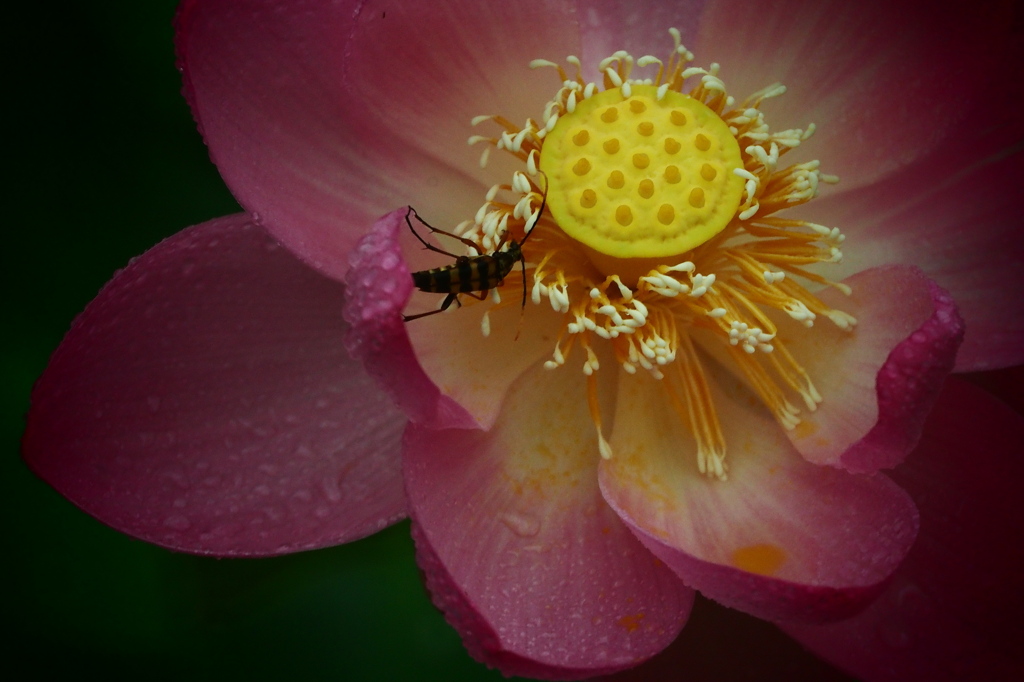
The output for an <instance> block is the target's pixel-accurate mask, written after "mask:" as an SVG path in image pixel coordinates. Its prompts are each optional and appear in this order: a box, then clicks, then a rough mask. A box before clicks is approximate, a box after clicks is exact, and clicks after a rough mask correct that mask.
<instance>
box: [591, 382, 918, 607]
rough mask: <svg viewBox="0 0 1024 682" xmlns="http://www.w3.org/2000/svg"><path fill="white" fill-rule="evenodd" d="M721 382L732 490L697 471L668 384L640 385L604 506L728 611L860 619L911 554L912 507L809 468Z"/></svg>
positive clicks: (895, 492)
mask: <svg viewBox="0 0 1024 682" xmlns="http://www.w3.org/2000/svg"><path fill="white" fill-rule="evenodd" d="M718 379H719V381H720V382H721V383H723V384H728V385H726V386H725V388H726V390H725V391H723V390H715V391H714V394H715V395H714V396H713V397H714V399H715V407H716V410H717V411H718V414H719V418H720V419H721V423H722V430H723V432H724V433H725V434H726V439H727V446H728V448H729V449H728V453H727V463H728V466H729V478H728V480H727V481H719V480H715V479H708V478H707V477H705V476H703V475H702V474H700V473H699V472H698V470H697V457H696V445H695V443H694V440H693V437H692V436H690V434H689V432H688V431H687V430H686V429H685V428H684V426H683V424H682V422H681V420H680V418H679V416H678V415H677V414H676V413H675V411H674V410H673V409H672V408H671V406H670V405H669V404H668V401H667V400H666V396H665V394H664V392H663V389H662V387H661V385H660V383H658V382H656V381H655V380H654V379H650V378H647V377H643V378H640V377H638V378H637V379H636V380H630V381H623V382H622V386H621V388H620V391H619V396H618V413H617V414H616V417H615V426H614V430H613V434H612V439H611V446H612V449H613V451H614V455H613V457H612V458H611V459H610V460H607V461H604V462H602V466H601V489H602V491H603V493H604V496H605V499H606V500H608V502H609V504H611V506H612V507H613V508H614V509H615V510H616V511H617V512H618V513H619V515H620V516H621V517H622V519H623V520H624V521H625V522H626V523H627V524H628V525H629V526H630V528H632V529H633V531H634V532H636V533H637V536H638V537H639V538H640V540H641V541H642V542H643V543H644V545H645V546H646V547H647V548H648V549H650V550H651V551H652V552H654V554H655V555H656V556H658V558H660V559H661V560H662V561H664V562H665V563H666V564H668V565H669V566H670V567H671V568H672V569H673V570H674V571H675V572H676V573H677V574H678V575H679V576H680V577H681V578H682V580H683V582H684V583H686V584H687V585H689V586H690V587H693V588H695V589H697V590H699V591H700V592H702V593H703V594H704V595H705V596H708V597H710V598H712V599H714V600H716V601H718V602H720V603H722V604H724V605H726V606H730V607H733V608H738V609H741V610H743V611H746V612H748V613H750V614H753V615H755V616H758V617H761V618H770V619H774V620H798V621H804V622H807V621H811V622H821V621H826V620H830V619H836V618H843V617H846V616H849V615H850V614H852V613H855V612H856V611H857V610H858V609H859V608H862V607H863V606H864V605H865V604H867V603H868V602H869V601H870V600H871V599H872V598H873V597H874V596H876V595H877V594H878V593H879V592H880V591H881V589H882V587H883V584H884V581H885V579H886V578H887V577H888V576H889V574H891V573H892V571H893V570H895V568H896V567H897V566H898V565H899V563H900V561H901V560H902V559H903V557H904V556H905V555H906V552H907V551H908V550H909V548H910V545H911V543H912V542H913V540H914V536H915V535H916V532H917V514H916V511H915V509H914V505H913V503H912V502H911V501H910V499H909V497H908V496H907V495H906V493H904V492H903V491H902V490H900V489H899V488H898V487H897V486H896V485H894V484H893V483H892V482H891V481H890V480H889V479H887V478H885V477H884V476H881V475H873V476H857V475H853V474H848V473H846V472H844V471H841V470H838V469H834V468H831V467H819V466H815V465H813V464H810V463H808V462H806V461H805V460H804V459H803V458H802V457H800V455H799V454H798V453H797V452H796V451H795V450H793V448H792V446H791V445H790V443H789V441H788V440H787V439H786V437H785V436H784V435H783V434H782V428H781V427H779V426H778V425H777V424H776V423H775V421H774V420H772V419H771V418H770V417H769V416H768V415H767V414H765V413H764V412H763V411H762V410H761V409H760V408H759V407H757V401H756V400H755V399H754V398H753V397H752V396H751V395H750V394H749V393H748V392H747V391H746V390H745V389H743V388H742V387H741V386H740V385H739V384H738V383H736V382H735V380H731V379H729V378H728V377H727V376H725V375H724V373H723V374H722V375H721V376H719V377H718Z"/></svg>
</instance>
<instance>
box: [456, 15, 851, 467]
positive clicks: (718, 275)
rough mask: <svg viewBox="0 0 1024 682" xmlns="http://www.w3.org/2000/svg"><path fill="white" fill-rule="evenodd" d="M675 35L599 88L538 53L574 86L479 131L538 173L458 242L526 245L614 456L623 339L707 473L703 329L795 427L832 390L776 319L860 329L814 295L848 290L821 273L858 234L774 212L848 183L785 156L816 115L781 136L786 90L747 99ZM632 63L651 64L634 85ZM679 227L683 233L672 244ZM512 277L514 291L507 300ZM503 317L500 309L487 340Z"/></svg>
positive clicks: (710, 413) (712, 460)
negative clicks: (610, 369)
mask: <svg viewBox="0 0 1024 682" xmlns="http://www.w3.org/2000/svg"><path fill="white" fill-rule="evenodd" d="M669 33H670V35H671V36H672V40H673V48H672V50H671V52H670V53H669V54H668V55H667V58H665V59H659V58H657V57H655V56H652V55H644V56H642V57H640V58H639V59H636V60H634V59H633V57H632V56H631V55H630V54H629V53H627V52H625V51H619V52H615V53H614V54H612V55H610V56H609V57H607V58H606V59H604V60H602V61H601V62H600V63H599V64H598V65H597V71H596V72H597V73H598V74H600V77H599V78H598V80H597V82H588V81H586V80H585V79H584V78H583V76H582V74H583V69H582V65H581V63H580V60H579V59H577V58H576V57H568V58H566V60H565V63H566V64H569V65H571V66H572V67H573V69H570V71H573V70H574V71H575V73H574V75H570V74H569V73H568V72H567V70H566V68H563V67H562V66H560V65H559V64H557V63H555V62H551V61H548V60H546V59H538V60H534V61H533V62H531V63H530V66H531V68H553V69H555V71H556V72H557V74H558V79H559V80H558V89H557V92H556V94H555V96H554V97H553V98H552V100H551V101H550V102H548V104H547V105H546V106H545V107H544V109H543V112H542V115H541V116H540V117H539V118H538V119H537V121H539V122H535V121H534V120H533V119H527V121H526V122H525V123H524V124H523V125H522V126H516V125H514V124H512V123H511V122H510V121H508V120H507V119H505V118H503V117H501V116H478V117H475V118H474V119H473V121H472V122H473V125H474V126H476V125H479V124H481V123H483V122H485V121H490V122H492V123H493V124H494V125H495V126H496V127H497V129H498V130H497V131H495V133H494V134H493V135H492V136H490V137H488V136H486V135H473V136H472V137H470V138H469V143H470V144H483V145H484V149H483V153H482V154H481V165H483V164H485V163H486V162H487V159H488V153H489V152H490V150H492V149H498V150H501V151H502V152H505V153H508V154H511V155H513V156H515V157H516V158H517V159H519V160H520V161H521V162H522V163H523V170H522V171H516V172H515V173H513V175H512V178H511V182H510V183H509V184H499V185H494V186H493V187H491V188H490V189H489V190H488V191H487V193H486V195H485V203H484V204H483V205H482V206H481V207H480V210H478V211H477V213H476V215H475V217H474V220H473V221H472V222H471V223H470V224H469V225H468V226H466V227H460V228H458V229H457V231H456V234H458V235H460V236H464V237H465V238H466V239H468V240H469V241H470V242H472V243H475V244H478V245H479V248H477V249H475V251H476V253H479V254H483V255H486V256H491V257H493V256H494V254H495V253H497V252H499V251H507V250H508V249H509V248H510V246H511V244H512V242H514V243H515V245H516V246H518V247H519V248H520V250H521V252H522V254H523V258H524V260H525V262H526V264H528V269H527V273H528V275H527V276H528V277H529V278H530V279H531V280H532V282H531V284H530V286H529V299H530V301H531V302H532V303H533V304H534V305H547V306H549V307H550V308H551V309H552V310H553V311H555V313H557V314H559V315H562V316H563V318H564V320H563V325H562V327H561V329H560V330H559V331H558V334H557V339H556V340H555V342H554V346H553V349H552V354H551V357H550V359H549V360H547V361H545V363H544V367H545V368H546V369H549V370H556V369H559V368H563V366H564V365H565V364H566V362H567V359H568V358H569V357H570V356H571V355H572V353H573V352H574V351H575V350H576V347H577V346H579V350H580V355H579V356H577V358H578V359H577V362H579V361H580V360H582V363H581V364H582V366H581V371H583V373H584V374H585V375H586V377H587V403H588V409H589V412H590V416H591V419H592V421H593V423H594V426H595V429H596V432H597V439H598V449H599V451H600V453H601V456H602V457H605V458H609V457H611V456H612V450H611V447H610V446H609V444H608V442H607V441H606V439H605V438H604V435H603V428H602V420H601V414H600V407H599V402H598V391H597V379H596V376H597V373H598V372H599V371H601V370H602V367H601V363H600V361H599V355H598V352H597V346H596V344H597V343H605V344H607V346H609V347H610V349H611V351H612V355H611V356H605V357H612V356H613V357H614V358H615V361H616V364H618V366H620V367H622V369H623V370H624V373H625V374H626V375H635V374H637V372H638V369H643V370H645V371H646V372H647V373H648V374H649V375H650V376H651V377H653V378H654V379H656V380H658V381H659V382H660V384H659V385H660V386H661V390H663V391H664V396H665V398H666V399H667V400H668V401H669V404H671V406H672V408H673V410H674V412H675V413H676V414H677V415H678V416H679V418H680V419H681V420H682V421H683V422H684V423H685V425H686V427H687V428H688V429H689V431H690V432H691V433H692V434H693V437H694V439H695V441H696V444H697V468H698V470H699V471H700V472H701V473H703V474H705V475H707V476H709V477H712V478H716V479H720V480H725V479H726V477H727V471H728V466H727V462H726V440H725V437H724V435H723V433H722V429H721V426H720V424H719V421H718V417H717V413H716V409H715V404H714V401H713V400H712V397H711V395H712V394H711V390H710V387H709V385H708V379H707V377H706V376H705V374H704V370H703V366H702V360H701V356H700V355H699V354H698V353H697V351H696V347H695V345H694V332H695V330H698V329H699V330H702V335H701V336H700V339H701V342H702V343H704V342H705V340H709V341H708V342H710V343H716V344H720V345H721V347H722V348H723V349H724V351H725V354H726V357H728V358H729V361H730V362H732V363H733V364H734V366H735V368H736V369H738V371H739V373H740V374H741V375H742V376H744V377H745V378H746V380H747V383H748V385H749V386H750V387H751V389H752V390H753V392H754V394H756V395H757V396H758V397H759V398H760V400H761V402H762V403H763V404H764V406H765V408H766V409H767V410H768V411H769V412H770V413H771V414H772V415H773V416H774V417H775V419H776V420H777V421H778V422H779V423H780V424H781V425H782V426H783V427H784V428H786V429H793V428H795V427H796V426H797V425H798V424H799V423H800V417H799V414H800V410H799V409H798V408H797V407H795V405H794V403H795V404H802V405H803V407H804V408H805V409H807V410H809V411H813V410H815V409H816V408H817V406H818V405H819V404H821V402H822V401H823V397H822V396H821V394H820V393H819V392H818V391H817V389H816V388H815V386H814V384H813V382H812V381H811V378H810V377H809V376H808V375H807V373H806V371H805V370H804V369H803V367H801V366H800V364H799V363H798V362H797V360H796V359H795V358H794V357H793V356H792V355H791V353H790V352H789V350H788V348H787V347H786V344H785V342H784V341H783V340H780V338H779V337H778V330H777V329H776V327H775V324H774V323H773V321H772V320H773V319H778V317H776V316H775V315H773V314H771V311H773V310H774V311H778V314H780V315H786V316H788V317H789V318H791V319H793V320H795V321H797V322H799V323H800V324H802V325H804V327H807V328H811V329H813V325H814V323H815V321H816V320H817V319H818V318H825V319H827V320H829V321H830V322H831V323H832V324H834V325H836V327H837V328H839V329H842V330H850V329H852V328H853V326H854V325H855V324H856V319H855V318H853V317H852V316H851V315H849V314H847V313H845V312H843V311H840V310H834V309H832V308H830V307H828V306H827V305H825V304H824V303H823V302H822V301H821V300H820V299H819V298H818V297H817V296H816V295H815V294H813V293H811V292H810V291H809V290H808V288H807V286H810V285H816V286H823V287H832V288H835V289H837V290H838V291H840V292H843V293H845V294H849V293H850V289H849V287H848V286H846V285H845V284H842V283H838V282H832V281H829V280H828V279H826V278H825V277H824V276H822V275H820V274H818V273H817V272H815V271H812V270H811V269H808V268H809V267H810V266H812V265H817V264H819V263H834V262H838V261H839V260H840V259H841V258H842V256H843V254H842V250H841V248H840V247H841V245H842V244H843V242H844V235H843V234H842V233H841V232H840V230H839V229H838V228H836V227H831V226H826V225H820V224H818V223H813V222H808V221H803V220H797V219H790V218H782V217H780V216H779V215H777V214H778V213H779V212H780V211H783V210H785V209H787V208H792V207H794V206H798V205H801V204H804V203H806V202H808V201H811V200H813V199H814V198H815V197H816V196H817V195H818V192H819V191H820V189H821V184H822V183H832V182H836V181H838V178H836V177H835V176H832V175H827V174H823V173H822V172H821V170H820V164H819V163H818V162H817V161H809V162H804V163H800V164H795V165H790V166H788V167H787V166H785V164H782V163H781V161H782V157H783V156H784V155H785V154H786V153H787V152H789V151H790V150H792V149H794V148H796V147H797V146H799V145H800V144H801V143H802V142H805V141H807V140H808V139H809V138H810V137H811V136H812V135H813V134H814V132H815V126H814V124H813V123H812V124H808V125H807V126H806V128H805V129H797V128H794V129H789V130H781V131H779V130H772V129H771V127H770V126H769V125H768V122H767V120H766V118H765V115H764V113H763V111H762V110H761V106H762V104H763V103H764V102H765V101H766V100H769V99H772V98H775V97H779V96H781V95H783V94H784V93H785V91H786V88H785V87H784V86H783V85H781V84H778V83H775V84H772V85H769V86H768V87H766V88H764V89H763V90H760V91H759V92H756V93H754V94H752V95H751V96H750V97H748V98H747V99H745V100H743V101H742V103H741V104H739V105H738V106H737V102H736V100H735V99H734V98H733V97H732V96H730V95H729V94H728V91H727V88H726V85H725V79H724V78H723V75H722V74H720V71H721V69H720V66H719V65H718V64H715V63H712V64H710V65H709V66H708V67H707V68H700V67H696V66H691V65H690V63H691V62H692V61H693V59H694V56H693V53H692V52H690V51H689V50H687V49H686V47H684V46H683V44H682V42H681V35H680V33H679V31H677V30H676V29H670V30H669ZM634 65H635V66H636V67H638V68H640V69H648V70H649V73H648V74H641V76H642V77H633V76H632V69H633V67H634ZM655 67H656V68H655ZM687 84H689V85H687ZM684 86H686V87H687V88H688V91H684ZM581 131H582V133H581ZM606 144H607V146H605V145H606ZM623 150H628V153H624V151H623ZM583 161H585V163H583ZM541 174H543V175H545V182H544V183H539V182H538V180H537V177H538V175H541ZM572 183H576V184H572ZM616 192H618V193H619V194H616ZM581 226H582V227H581ZM602 230H606V231H605V232H602ZM659 230H662V231H660V232H659ZM677 233H678V234H681V235H685V237H684V238H679V239H678V240H677V241H673V240H675V239H676V236H675V235H676V234H677ZM595 235H596V236H595ZM652 235H653V236H652ZM645 240H648V241H645ZM581 244H585V245H586V247H585V248H584V247H581ZM666 245H667V246H666ZM659 249H660V250H659ZM467 250H469V251H470V252H473V251H474V249H471V248H468V247H467ZM594 254H597V255H594ZM603 256H607V257H608V258H607V259H606V260H601V257H603ZM641 263H642V264H643V265H640V264H641ZM620 266H622V268H621V269H620ZM513 280H514V278H510V279H509V281H506V282H505V283H504V284H502V285H501V286H495V287H493V288H492V289H491V290H490V291H491V294H490V297H489V298H488V299H487V300H488V301H489V302H490V304H491V305H513V304H515V303H516V302H517V301H519V300H521V299H522V290H523V286H524V285H523V283H522V282H514V281H513ZM505 287H512V289H509V292H510V293H512V292H514V295H510V296H506V297H504V298H505V299H506V301H508V302H507V303H502V302H501V301H502V296H501V295H500V294H499V291H500V290H501V289H503V288H505ZM472 303H473V302H472V301H467V304H472ZM454 308H455V306H451V307H450V309H454ZM490 324H491V320H490V317H489V314H488V313H485V314H484V315H483V317H482V318H481V331H482V333H484V335H487V334H489V333H490ZM576 366H577V367H580V365H576ZM567 371H568V370H567ZM605 371H607V368H605Z"/></svg>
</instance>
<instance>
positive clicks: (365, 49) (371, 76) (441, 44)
mask: <svg viewBox="0 0 1024 682" xmlns="http://www.w3.org/2000/svg"><path fill="white" fill-rule="evenodd" d="M575 10H576V8H575V3H572V2H568V1H566V0H551V1H549V2H545V3H544V5H543V6H542V7H536V8H530V9H524V8H523V7H522V6H520V5H518V4H516V3H509V2H500V1H495V0H490V1H489V2H481V1H480V0H448V1H446V2H444V3H413V2H407V3H397V4H396V3H394V2H390V1H389V0H371V1H370V2H366V3H365V4H363V5H362V7H361V8H360V13H359V17H358V18H357V19H356V24H355V28H354V31H353V33H352V36H351V39H350V41H349V42H348V44H347V45H346V52H347V55H346V59H345V80H346V85H347V87H348V89H349V96H350V97H351V98H353V99H354V100H355V101H357V102H359V103H360V107H359V108H360V109H362V110H363V111H362V116H363V117H365V118H366V119H367V120H370V121H372V123H373V125H374V127H375V128H377V129H379V130H380V132H379V133H378V134H379V135H386V136H388V137H391V138H394V140H395V141H397V142H401V143H402V144H404V145H409V146H411V147H413V148H416V149H421V150H423V151H425V152H426V153H427V154H429V155H431V156H436V157H437V158H439V159H443V160H445V161H446V162H447V163H450V164H453V165H455V166H457V167H458V168H459V170H461V171H462V172H465V173H467V174H469V175H473V176H476V177H482V173H481V171H480V168H479V165H478V159H479V157H480V152H481V148H480V147H472V146H469V145H466V144H465V141H466V139H467V138H468V137H469V136H470V135H471V134H475V133H479V134H481V135H487V136H497V134H499V133H500V132H501V128H499V127H498V126H497V125H494V124H489V125H481V126H479V128H478V129H472V128H471V127H470V122H471V120H472V119H473V118H474V117H475V116H479V115H491V114H498V115H501V116H504V117H505V118H506V119H508V120H510V121H512V122H513V123H515V124H517V125H522V124H523V123H524V122H525V121H526V119H527V118H528V117H532V118H533V119H534V120H535V121H540V122H542V116H543V113H544V105H545V104H547V102H548V101H549V100H550V99H551V98H552V97H554V95H555V92H556V91H557V90H558V88H559V87H561V80H560V79H559V78H558V77H557V75H556V72H555V71H553V70H551V69H540V70H533V69H530V66H529V65H530V62H531V61H533V60H535V59H538V58H545V59H549V60H552V61H556V62H558V63H561V62H562V60H563V59H564V58H565V57H566V56H567V55H569V54H577V53H579V30H578V29H577V26H576V20H575ZM497 156H498V155H495V157H497ZM496 177H497V178H499V179H496V180H495V181H500V182H506V183H507V182H508V178H507V177H505V176H504V175H500V176H496ZM481 182H482V181H481ZM480 198H481V199H482V195H481V197H480ZM475 209H476V206H474V207H473V210H474V211H475ZM466 217H471V216H466Z"/></svg>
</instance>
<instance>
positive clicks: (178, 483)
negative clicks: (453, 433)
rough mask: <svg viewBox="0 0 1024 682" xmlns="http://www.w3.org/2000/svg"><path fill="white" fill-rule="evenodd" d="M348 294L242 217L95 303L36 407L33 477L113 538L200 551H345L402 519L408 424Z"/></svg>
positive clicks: (169, 247) (172, 245)
mask: <svg viewBox="0 0 1024 682" xmlns="http://www.w3.org/2000/svg"><path fill="white" fill-rule="evenodd" d="M342 293H343V292H342V287H341V286H340V285H338V284H337V283H336V282H332V281H331V280H328V279H326V278H324V277H321V276H319V275H317V274H316V273H315V272H314V271H312V270H310V269H308V268H306V267H305V266H304V265H302V264H301V263H299V262H298V261H297V260H295V258H294V257H293V256H291V255H290V254H289V253H288V252H287V251H286V250H284V249H282V248H280V247H279V246H278V245H277V244H276V243H275V242H274V241H273V240H272V239H271V238H270V237H269V236H268V235H267V234H265V233H264V232H263V231H262V230H260V229H259V228H257V227H255V226H253V225H252V224H250V223H249V221H248V219H247V217H246V216H241V215H236V216H229V217H226V218H221V219H219V220H214V221H211V222H208V223H204V224H202V225H199V226H197V227H193V228H191V229H188V230H186V231H184V232H181V233H180V234H178V235H176V236H174V237H171V238H170V239H168V240H166V241H164V242H163V243H161V244H159V245H157V246H156V247H154V248H153V249H151V250H150V251H148V252H147V253H145V254H144V255H142V256H140V257H139V258H138V259H136V260H134V261H132V263H131V264H129V266H128V267H127V268H125V269H124V270H122V271H121V272H119V273H118V274H117V275H116V276H115V277H114V279H113V280H112V281H111V282H110V283H109V284H108V285H107V286H106V287H104V289H103V290H102V291H101V292H100V294H99V295H98V296H97V298H96V300H94V301H93V302H92V303H91V304H90V305H89V306H88V307H87V308H86V310H85V312H84V313H82V315H80V316H79V317H78V319H76V320H75V323H74V325H73V326H72V328H71V331H70V332H68V335H67V337H65V339H64V342H63V343H62V344H61V346H60V348H58V349H57V352H56V353H54V355H53V358H52V359H51V361H50V366H49V367H48V368H47V370H46V372H45V373H44V374H43V376H42V377H41V378H40V379H39V382H38V383H37V384H36V387H35V390H34V392H33V394H32V409H31V411H30V413H29V417H28V428H27V430H26V433H25V438H24V442H23V449H24V455H25V459H26V460H27V462H28V464H29V466H30V467H32V469H33V470H35V471H36V473H38V474H39V475H40V476H42V477H43V478H44V479H46V480H47V481H48V482H49V483H50V484H51V485H53V486H54V487H55V488H56V489H57V490H58V491H59V492H61V493H62V494H63V495H65V496H66V497H68V499H70V500H71V501H72V502H74V503H75V504H77V505H78V506H80V507H81V508H82V509H84V510H85V511H87V512H88V513H90V514H92V515H94V516H96V517H97V518H99V519H100V520H101V521H103V522H104V523H107V524H109V525H111V526H113V527H114V528H116V529H118V530H120V531H123V532H125V533H128V534H129V535H133V536H135V537H138V538H141V539H143V540H147V541H149V542H153V543H156V544H158V545H163V546H165V547H169V548H171V549H176V550H181V551H186V552H194V553H197V554H216V555H221V556H227V555H249V556H251V555H269V554H280V553H283V552H293V551H298V550H303V549H311V548H314V547H323V546H327V545H334V544H338V543H341V542H347V541H349V540H354V539H356V538H359V537H362V536H364V535H368V534H370V533H373V532H375V531H377V530H379V529H380V528H383V527H384V526H386V525H387V524H389V523H393V522H395V521H397V520H398V519H400V518H402V517H403V516H404V509H405V502H404V497H403V493H402V488H401V481H400V479H399V467H398V451H399V434H400V431H401V428H402V426H403V423H404V419H403V418H402V416H401V414H399V413H398V412H397V411H396V410H395V409H394V408H393V407H392V406H391V405H390V403H389V401H388V400H387V398H386V396H384V395H383V394H382V393H381V392H379V391H378V390H376V389H375V388H374V386H373V383H372V381H371V380H370V378H369V377H368V376H366V375H365V374H364V373H363V372H362V371H361V369H360V368H359V366H358V364H356V363H355V362H353V361H352V360H351V359H350V358H349V357H348V355H347V354H346V353H345V350H344V348H343V346H342V343H341V341H342V337H343V335H344V333H345V324H344V322H343V321H342V319H341V314H340V311H341V302H342Z"/></svg>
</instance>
